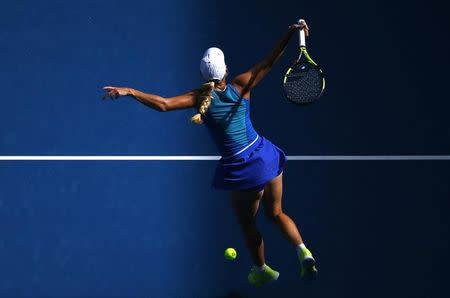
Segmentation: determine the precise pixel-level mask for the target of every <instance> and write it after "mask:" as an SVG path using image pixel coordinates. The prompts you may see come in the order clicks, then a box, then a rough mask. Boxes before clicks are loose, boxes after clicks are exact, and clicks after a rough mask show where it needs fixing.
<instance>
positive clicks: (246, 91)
mask: <svg viewBox="0 0 450 298" xmlns="http://www.w3.org/2000/svg"><path fill="white" fill-rule="evenodd" d="M300 29H304V30H305V33H306V35H308V33H309V32H308V31H309V28H308V25H307V24H306V22H305V21H302V22H300V23H299V24H293V25H291V26H290V27H289V30H288V31H287V32H286V33H285V34H284V35H283V36H282V38H281V39H280V41H279V42H278V43H277V44H276V46H275V47H274V48H273V50H272V51H271V52H270V53H269V55H268V56H267V57H266V58H265V59H263V60H262V61H261V62H259V63H257V64H255V65H254V66H253V67H252V68H250V70H248V71H246V72H244V73H242V74H240V75H238V76H237V77H235V78H234V79H233V85H234V86H236V87H237V88H238V89H240V90H239V91H240V92H241V95H242V96H243V97H245V98H250V91H251V90H252V89H253V88H254V87H255V86H256V85H257V84H258V83H259V82H260V81H261V80H262V79H263V78H264V77H265V76H266V75H267V74H268V73H269V71H270V70H271V69H272V66H273V65H274V64H275V62H276V61H277V60H278V59H279V58H280V57H281V55H282V54H283V53H284V50H285V49H286V46H287V44H288V42H289V40H290V39H291V37H292V35H294V33H295V32H298V30H300Z"/></svg>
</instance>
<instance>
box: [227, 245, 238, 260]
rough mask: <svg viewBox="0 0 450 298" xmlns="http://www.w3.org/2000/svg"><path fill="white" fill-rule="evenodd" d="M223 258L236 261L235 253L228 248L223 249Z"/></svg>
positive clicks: (232, 249)
mask: <svg viewBox="0 0 450 298" xmlns="http://www.w3.org/2000/svg"><path fill="white" fill-rule="evenodd" d="M224 256H225V259H227V260H234V259H236V256H237V252H236V250H235V249H234V248H232V247H229V248H227V249H225V253H224Z"/></svg>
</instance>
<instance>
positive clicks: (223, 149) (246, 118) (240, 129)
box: [203, 84, 259, 157]
mask: <svg viewBox="0 0 450 298" xmlns="http://www.w3.org/2000/svg"><path fill="white" fill-rule="evenodd" d="M212 96H213V98H212V100H211V104H210V106H209V108H208V111H207V112H206V115H205V116H206V117H204V118H203V120H204V123H205V125H206V127H207V128H208V131H209V133H210V135H211V136H212V138H213V140H214V142H215V143H216V146H217V148H218V149H219V152H220V154H221V155H222V157H231V156H233V155H236V154H239V153H240V152H242V151H243V150H245V149H246V148H248V147H249V146H250V145H252V144H253V143H254V142H256V140H257V139H258V137H259V136H258V134H257V133H256V131H255V129H254V128H253V125H252V122H251V121H250V101H249V100H248V99H245V98H243V97H242V96H241V95H240V94H239V92H238V91H237V90H236V88H235V87H234V86H233V85H232V84H227V88H226V89H225V90H224V91H218V90H214V91H213V92H212Z"/></svg>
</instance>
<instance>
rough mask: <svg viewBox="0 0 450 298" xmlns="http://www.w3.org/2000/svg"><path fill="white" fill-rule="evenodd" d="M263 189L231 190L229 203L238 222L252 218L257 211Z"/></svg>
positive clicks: (249, 220) (244, 221)
mask: <svg viewBox="0 0 450 298" xmlns="http://www.w3.org/2000/svg"><path fill="white" fill-rule="evenodd" d="M263 193H264V190H262V191H259V192H246V191H233V192H231V205H232V207H233V211H234V214H235V216H236V217H237V218H238V220H239V222H240V223H248V222H251V221H252V220H254V218H255V216H256V213H257V212H258V208H259V202H260V201H261V198H262V196H263Z"/></svg>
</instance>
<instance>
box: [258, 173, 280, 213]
mask: <svg viewBox="0 0 450 298" xmlns="http://www.w3.org/2000/svg"><path fill="white" fill-rule="evenodd" d="M282 196H283V172H282V173H281V174H280V175H278V176H277V177H275V178H273V179H272V180H271V181H270V182H269V183H267V184H266V187H265V188H264V195H263V198H262V202H263V206H264V212H265V213H266V214H268V215H276V214H279V213H280V212H281V211H282V209H281V198H282Z"/></svg>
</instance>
